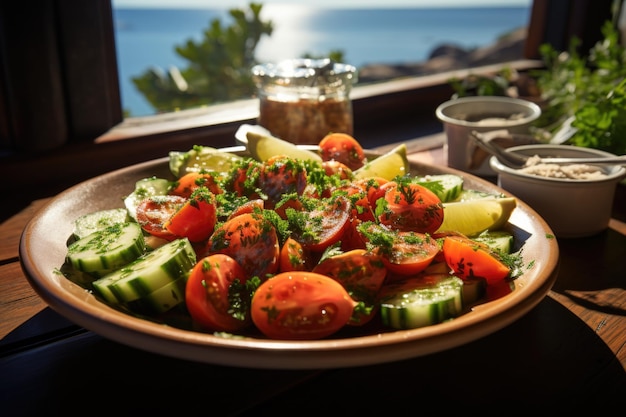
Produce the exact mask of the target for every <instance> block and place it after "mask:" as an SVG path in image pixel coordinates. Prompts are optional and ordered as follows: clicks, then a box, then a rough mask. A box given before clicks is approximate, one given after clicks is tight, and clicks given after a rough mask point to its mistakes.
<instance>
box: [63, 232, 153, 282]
mask: <svg viewBox="0 0 626 417" xmlns="http://www.w3.org/2000/svg"><path fill="white" fill-rule="evenodd" d="M144 249H145V241H144V238H143V232H142V230H141V227H140V226H139V225H138V224H137V223H133V222H125V223H116V224H114V225H112V226H109V227H106V228H104V229H102V230H99V231H97V232H93V233H91V234H89V235H87V236H85V237H83V238H82V239H79V240H77V241H75V242H74V243H72V244H70V245H69V246H68V248H67V256H66V258H67V261H68V262H69V263H70V264H71V265H72V266H73V267H74V268H76V269H78V270H79V271H83V272H87V273H95V275H100V274H102V273H103V272H105V271H109V270H115V269H118V268H121V267H123V266H124V265H126V264H128V263H130V262H132V261H134V260H135V259H137V258H138V257H139V256H141V255H142V254H143V253H144Z"/></svg>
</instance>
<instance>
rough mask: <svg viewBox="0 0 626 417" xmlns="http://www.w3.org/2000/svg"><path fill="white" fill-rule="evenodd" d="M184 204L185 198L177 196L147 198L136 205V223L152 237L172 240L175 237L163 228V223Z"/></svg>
mask: <svg viewBox="0 0 626 417" xmlns="http://www.w3.org/2000/svg"><path fill="white" fill-rule="evenodd" d="M186 202H187V199H186V198H184V197H181V196H177V195H160V196H151V197H148V198H146V199H144V200H142V201H141V202H140V203H139V204H138V205H137V223H139V225H140V226H141V228H142V229H143V230H144V231H146V232H147V233H149V234H151V235H152V236H156V237H159V238H162V239H165V240H174V239H176V238H177V236H176V235H175V234H174V233H172V232H171V231H169V230H167V229H166V228H165V223H166V222H167V221H168V220H169V219H170V217H172V216H173V215H174V214H175V213H176V212H177V211H178V210H179V209H180V208H181V207H182V206H183V205H184V204H185V203H186Z"/></svg>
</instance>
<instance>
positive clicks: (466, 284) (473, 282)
mask: <svg viewBox="0 0 626 417" xmlns="http://www.w3.org/2000/svg"><path fill="white" fill-rule="evenodd" d="M486 294H487V281H486V280H485V279H483V278H472V279H466V280H464V281H463V308H466V307H468V306H470V305H472V304H476V303H477V302H478V301H480V300H481V299H482V298H483V297H484V296H485V295H486Z"/></svg>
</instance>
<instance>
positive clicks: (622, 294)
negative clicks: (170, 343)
mask: <svg viewBox="0 0 626 417" xmlns="http://www.w3.org/2000/svg"><path fill="white" fill-rule="evenodd" d="M423 139H424V138H422V139H420V140H419V141H417V140H416V141H411V142H407V146H408V149H409V159H411V160H415V161H421V162H427V163H435V164H442V163H445V155H444V154H443V149H442V148H441V146H440V145H441V135H434V136H433V137H431V138H425V139H427V140H423ZM425 144H426V146H425ZM392 146H393V145H387V146H386V147H383V148H381V149H383V150H384V149H387V148H390V147H392ZM625 188H626V187H623V186H620V188H619V192H620V193H624V192H625ZM48 201H49V199H44V200H38V201H33V202H32V204H31V205H29V206H28V207H25V208H24V209H23V210H22V211H21V212H20V213H18V214H17V215H15V216H14V217H12V218H11V219H9V220H7V221H5V222H4V223H3V224H2V225H0V236H2V238H1V240H0V415H2V416H5V417H6V416H9V415H40V414H45V415H57V414H58V415H79V414H80V415H115V416H120V415H147V414H148V413H153V414H156V415H181V416H182V415H187V416H190V415H203V414H206V415H209V414H212V415H220V416H224V415H276V414H278V415H286V414H289V415H294V414H298V413H305V414H306V415H314V414H318V415H321V414H322V413H326V414H327V413H328V412H333V413H337V414H338V415H342V414H343V415H345V414H344V413H349V414H350V415H357V414H360V415H372V414H377V413H385V414H392V413H398V412H401V413H408V414H409V415H417V414H420V413H422V414H423V413H425V415H432V414H442V415H448V414H453V413H454V414H456V413H458V412H459V411H460V412H468V411H469V412H471V411H475V412H481V413H487V414H490V413H494V414H495V413H498V414H500V413H503V414H506V415H518V414H519V415H521V414H524V415H526V414H528V413H541V414H542V415H544V414H550V413H551V412H559V413H565V412H569V411H571V412H574V411H577V412H580V411H582V410H585V411H587V410H588V411H593V412H594V413H598V414H600V413H602V412H604V411H606V412H609V411H611V412H613V411H612V407H613V406H617V407H620V406H621V407H622V408H621V409H622V410H623V406H624V405H625V404H626V400H625V398H626V397H625V395H626V371H625V370H626V272H625V270H626V269H625V268H624V260H625V259H626V223H624V222H623V216H624V215H625V214H626V212H624V211H622V210H623V206H618V205H617V204H616V208H615V210H616V211H615V214H616V215H615V216H614V217H616V218H614V219H613V220H612V221H611V224H610V227H609V229H607V230H606V231H605V232H603V233H601V234H599V235H597V236H593V237H589V238H583V239H571V240H562V241H559V248H560V253H561V260H560V262H561V264H560V272H559V276H558V279H557V281H556V283H555V285H554V287H553V289H552V290H551V291H550V292H549V294H548V296H547V297H546V298H545V299H544V300H542V301H541V302H540V303H539V304H538V305H537V306H536V307H535V308H534V309H532V310H531V311H530V312H529V313H528V314H526V315H525V316H524V317H522V318H521V319H519V320H518V321H516V322H514V323H513V324H511V325H509V326H507V327H506V328H504V329H502V330H500V331H497V332H496V333H494V334H491V335H489V336H487V337H484V338H482V339H480V340H477V341H475V342H471V343H469V344H466V345H464V346H460V347H457V348H454V349H450V350H447V351H444V352H440V353H436V354H431V355H428V356H424V357H418V358H415V359H411V360H405V361H400V362H395V363H390V364H383V365H374V366H364V367H356V368H346V369H334V370H315V371H308V370H307V371H283V370H280V371H273V370H255V369H243V368H231V367H224V366H214V365H206V364H199V363H193V362H188V361H185V360H178V359H173V358H168V357H161V356H159V355H156V354H151V353H147V352H144V351H140V350H137V349H134V348H131V347H127V346H125V345H121V344H118V343H116V342H113V341H110V340H107V339H104V338H103V337H101V336H99V335H97V334H94V333H93V332H90V331H87V330H85V329H82V328H80V327H78V326H76V325H74V324H73V323H70V322H68V321H67V320H66V319H64V318H63V317H61V316H59V315H58V314H57V313H55V312H54V311H53V310H51V309H50V308H49V307H47V306H46V304H45V303H44V302H43V301H42V300H41V299H40V298H39V297H38V296H37V295H36V294H35V292H34V291H33V289H32V288H31V287H30V286H29V284H28V282H27V280H26V278H25V277H24V274H23V273H22V270H21V268H20V264H19V255H18V243H19V239H20V234H21V231H22V230H23V228H24V226H25V225H26V223H27V222H28V221H29V219H30V218H31V217H32V215H33V214H34V213H35V212H36V211H37V210H38V209H40V208H41V207H43V205H45V204H46V203H47V202H48ZM617 201H620V202H623V201H624V198H623V195H622V194H620V196H619V198H618V199H617ZM618 218H619V219H621V220H618ZM618 409H619V408H618ZM269 413H272V414H269Z"/></svg>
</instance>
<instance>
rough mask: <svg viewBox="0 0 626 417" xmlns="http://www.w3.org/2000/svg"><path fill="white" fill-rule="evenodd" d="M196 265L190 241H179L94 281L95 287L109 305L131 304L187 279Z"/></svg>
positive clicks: (170, 243) (184, 239)
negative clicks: (172, 283) (130, 302)
mask: <svg viewBox="0 0 626 417" xmlns="http://www.w3.org/2000/svg"><path fill="white" fill-rule="evenodd" d="M195 263H196V253H195V252H194V250H193V247H192V246H191V243H190V242H189V240H188V239H187V238H183V239H177V240H174V241H172V242H169V243H167V244H166V245H163V246H161V247H159V248H157V249H155V250H154V251H152V252H148V253H146V254H145V255H143V256H141V257H140V258H138V259H136V260H135V261H134V262H132V263H130V264H128V265H126V266H125V267H124V268H122V269H119V270H117V271H115V272H112V273H110V274H108V275H106V276H104V277H102V278H100V279H98V280H95V281H94V282H93V287H94V290H95V291H96V292H97V294H99V295H100V296H101V297H102V298H104V299H105V300H106V301H108V302H110V303H113V304H117V303H128V302H129V301H135V300H138V299H140V298H144V297H146V296H148V295H150V294H152V293H153V292H155V291H157V290H159V289H161V288H163V287H164V286H166V285H168V284H170V283H171V282H173V281H176V280H178V279H180V278H185V277H186V276H187V274H188V273H189V271H190V270H191V268H193V266H194V265H195Z"/></svg>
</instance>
